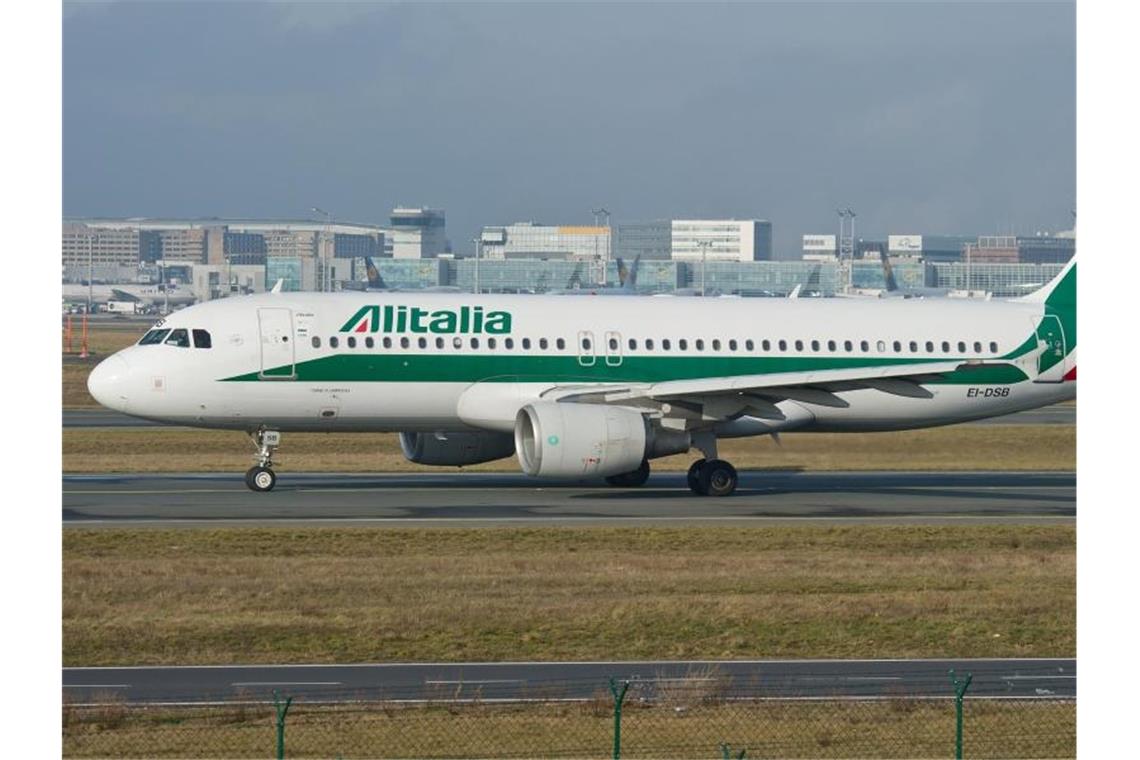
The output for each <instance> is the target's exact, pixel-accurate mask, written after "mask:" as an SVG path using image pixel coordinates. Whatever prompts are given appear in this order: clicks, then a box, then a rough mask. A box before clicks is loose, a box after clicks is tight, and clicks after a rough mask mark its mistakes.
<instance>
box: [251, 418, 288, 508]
mask: <svg viewBox="0 0 1140 760" xmlns="http://www.w3.org/2000/svg"><path fill="white" fill-rule="evenodd" d="M249 437H250V439H251V440H252V441H253V445H254V446H256V447H257V455H256V456H255V457H254V458H255V459H256V460H257V464H255V465H254V466H253V467H250V468H249V469H248V470H246V471H245V484H246V485H247V486H249V490H251V491H258V492H265V491H272V490H273V486H275V485H277V474H276V473H275V472H273V452H274V451H275V450H276V449H277V447H278V446H280V445H281V433H279V432H278V431H276V430H266V429H265V428H259V429H258V430H257V432H254V433H250V434H249Z"/></svg>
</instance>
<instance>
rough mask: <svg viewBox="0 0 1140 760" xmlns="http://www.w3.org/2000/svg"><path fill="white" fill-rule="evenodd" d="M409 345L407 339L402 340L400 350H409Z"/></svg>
mask: <svg viewBox="0 0 1140 760" xmlns="http://www.w3.org/2000/svg"><path fill="white" fill-rule="evenodd" d="M409 343H410V341H409V340H408V339H407V337H403V338H400V348H407V347H408V344H409Z"/></svg>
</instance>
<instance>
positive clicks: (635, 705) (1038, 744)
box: [63, 698, 1076, 758]
mask: <svg viewBox="0 0 1140 760" xmlns="http://www.w3.org/2000/svg"><path fill="white" fill-rule="evenodd" d="M611 704H612V703H611V702H610V701H609V700H607V699H604V698H603V699H599V701H598V702H597V703H594V702H589V703H584V704H581V703H579V704H517V705H485V704H484V705H479V704H477V705H466V706H457V705H445V704H441V705H426V706H417V707H409V706H399V705H394V704H378V705H367V706H356V707H348V708H345V707H319V706H310V705H304V704H298V705H296V706H294V707H293V708H292V709H291V710H290V712H289V714H288V717H287V719H286V731H285V749H286V756H287V757H343V758H349V757H483V758H495V757H501V758H506V757H596V758H602V757H608V756H609V754H610V751H611V749H612V746H613V738H612V737H613V718H612V714H611V710H612V707H611ZM678 708H680V709H678ZM272 711H273V708H272V707H271V706H269V705H257V706H244V705H243V706H227V707H183V708H171V707H159V708H149V709H145V708H129V707H127V706H125V705H109V706H105V707H100V708H94V709H76V708H67V707H65V708H64V720H63V754H64V756H65V757H187V756H192V757H267V756H270V755H271V753H272V751H273V748H274V742H275V740H276V734H275V730H274V725H273V722H272V717H271V716H272V715H273V712H272ZM964 728H965V730H964V732H963V737H964V740H965V741H964V746H965V749H966V751H967V753H968V755H967V756H968V757H972V758H1008V757H1035V758H1052V757H1075V756H1076V704H1075V703H1074V702H1071V701H1070V702H1063V701H1056V702H1054V701H1040V702H1027V701H1020V702H995V701H989V702H982V701H975V702H971V701H969V700H967V702H966V709H965V715H964ZM721 743H728V744H729V745H730V747H731V748H732V749H733V750H734V752H733V753H732V756H734V757H735V756H737V754H738V753H739V752H740V751H741V750H745V751H746V753H747V754H746V756H747V757H788V758H801V757H804V758H849V757H881V758H942V757H951V756H953V750H954V709H953V706H952V704H951V702H950V701H949V700H946V701H923V702H918V701H907V700H891V701H884V702H808V703H805V702H759V703H758V702H748V703H739V702H737V703H725V702H719V703H711V704H691V705H657V704H645V703H639V702H637V701H635V700H629V704H628V705H627V706H626V707H625V709H624V710H623V715H622V753H621V754H622V757H626V758H657V757H677V758H709V757H720V756H721V749H720V745H721Z"/></svg>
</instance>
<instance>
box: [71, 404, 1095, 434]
mask: <svg viewBox="0 0 1140 760" xmlns="http://www.w3.org/2000/svg"><path fill="white" fill-rule="evenodd" d="M1076 423H1077V407H1076V405H1075V404H1055V405H1053V406H1046V407H1042V408H1041V409H1030V410H1028V411H1025V412H1016V413H1014V414H1007V415H1004V416H1002V417H991V418H989V419H985V420H976V421H974V422H966V423H963V424H966V425H1075V424H1076ZM63 426H64V427H65V428H94V427H113V428H124V427H126V428H135V427H137V428H145V427H166V426H163V425H161V424H160V423H157V422H151V421H149V420H140V419H139V418H138V417H131V416H129V415H126V414H121V413H119V412H113V411H111V410H110V409H102V408H90V409H65V410H64V411H63Z"/></svg>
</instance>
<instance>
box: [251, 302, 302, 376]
mask: <svg viewBox="0 0 1140 760" xmlns="http://www.w3.org/2000/svg"><path fill="white" fill-rule="evenodd" d="M257 322H258V329H259V331H260V336H261V372H260V373H259V375H258V376H259V377H261V378H263V379H266V380H292V379H293V378H295V377H296V376H297V374H296V369H295V365H294V358H293V357H294V347H293V343H294V341H293V312H292V311H291V310H290V309H284V308H279V307H274V308H268V309H258V310H257Z"/></svg>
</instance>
